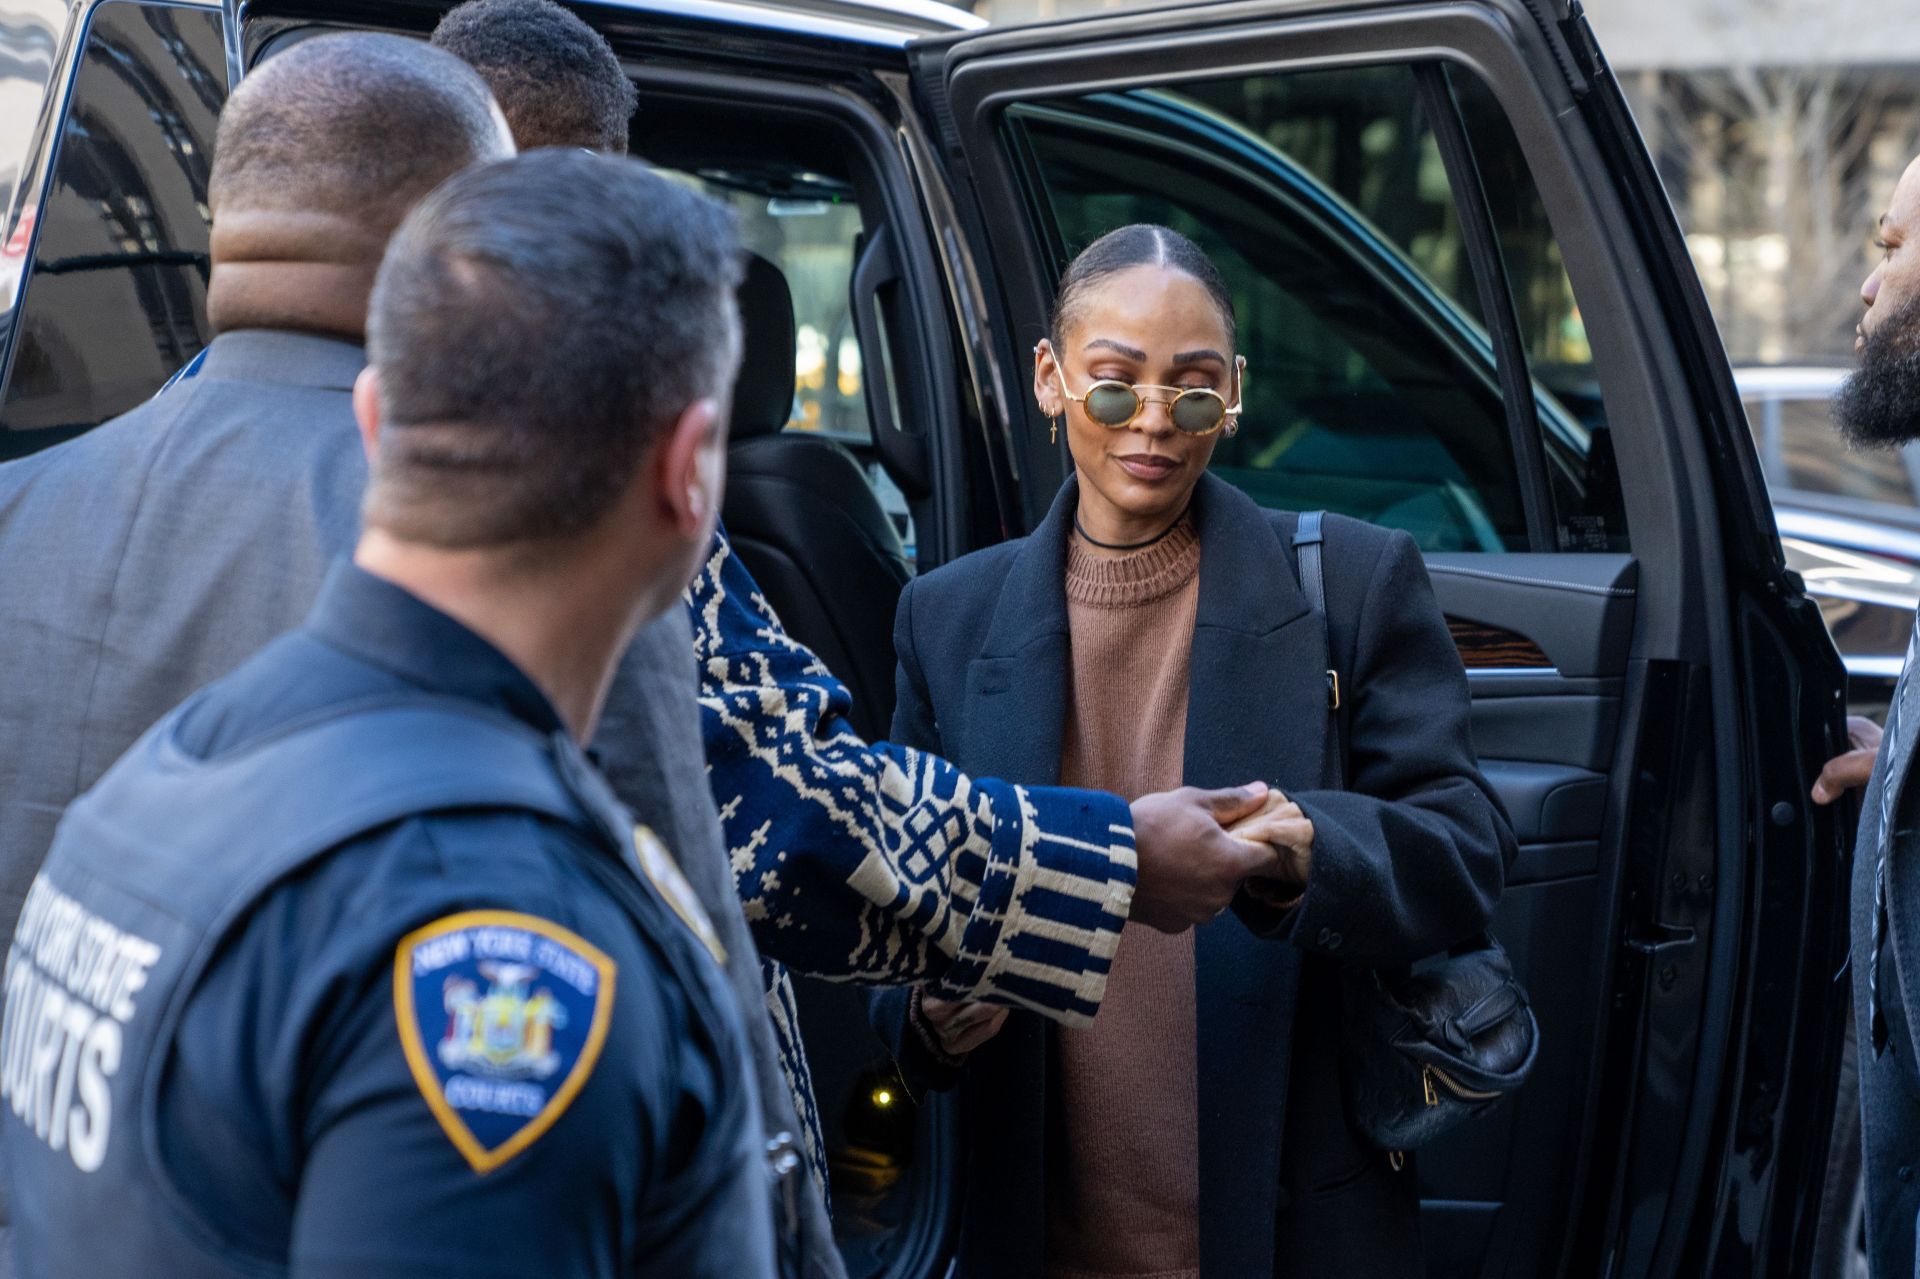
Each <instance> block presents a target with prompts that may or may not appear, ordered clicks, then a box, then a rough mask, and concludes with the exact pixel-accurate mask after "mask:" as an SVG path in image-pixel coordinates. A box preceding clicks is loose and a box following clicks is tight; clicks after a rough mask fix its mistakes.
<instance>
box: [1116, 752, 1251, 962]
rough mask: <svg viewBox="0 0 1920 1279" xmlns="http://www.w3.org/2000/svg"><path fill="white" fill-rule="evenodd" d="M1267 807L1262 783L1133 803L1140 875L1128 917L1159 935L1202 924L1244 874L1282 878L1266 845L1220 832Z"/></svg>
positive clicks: (1159, 796)
mask: <svg viewBox="0 0 1920 1279" xmlns="http://www.w3.org/2000/svg"><path fill="white" fill-rule="evenodd" d="M1266 802H1267V784H1266V783H1265V782H1253V783H1251V784H1250V785H1247V786H1242V787H1239V788H1237V789H1233V790H1198V789H1195V788H1194V787H1192V786H1183V787H1181V788H1180V789H1179V790H1174V791H1162V792H1161V793H1159V794H1157V795H1145V796H1142V797H1141V798H1139V799H1136V800H1135V801H1133V842H1134V849H1135V852H1136V854H1137V855H1138V858H1139V868H1140V869H1139V878H1138V880H1137V882H1136V883H1135V886H1134V890H1133V918H1134V919H1137V920H1139V921H1140V922H1141V923H1143V924H1146V925H1148V926H1149V927H1152V928H1157V929H1159V930H1160V931H1161V932H1163V933H1177V932H1181V931H1184V930H1185V929H1188V928H1191V927H1193V926H1194V925H1195V924H1204V923H1206V922H1207V921H1208V920H1209V919H1212V918H1213V917H1214V916H1215V915H1218V914H1219V913H1220V912H1221V911H1223V910H1225V909H1226V908H1227V907H1228V905H1230V904H1231V903H1232V901H1233V896H1234V894H1235V893H1237V892H1239V891H1240V884H1241V882H1242V881H1243V880H1245V879H1246V878H1247V876H1249V875H1267V876H1275V875H1282V874H1283V873H1284V871H1283V869H1282V862H1281V855H1280V852H1279V851H1278V850H1277V849H1275V848H1274V847H1273V846H1272V845H1270V844H1267V843H1264V842H1254V841H1249V840H1245V839H1235V838H1234V837H1233V836H1232V835H1229V834H1227V832H1226V830H1225V828H1226V827H1227V826H1230V825H1232V824H1233V823H1234V822H1237V821H1239V820H1240V819H1241V818H1243V817H1251V816H1253V815H1254V814H1255V813H1257V812H1259V811H1260V809H1261V808H1262V807H1263V806H1264V805H1265V804H1266Z"/></svg>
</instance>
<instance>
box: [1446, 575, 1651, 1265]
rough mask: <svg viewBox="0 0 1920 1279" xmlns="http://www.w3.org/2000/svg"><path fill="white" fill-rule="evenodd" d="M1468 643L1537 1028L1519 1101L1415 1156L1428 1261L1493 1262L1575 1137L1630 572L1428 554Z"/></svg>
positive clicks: (1497, 923)
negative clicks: (1514, 845)
mask: <svg viewBox="0 0 1920 1279" xmlns="http://www.w3.org/2000/svg"><path fill="white" fill-rule="evenodd" d="M1427 568H1428V573H1429V575H1430V577H1431V578H1432V581H1433V588H1434V595H1435V598H1436V600H1437V601H1438V602H1439V604H1440V607H1441V609H1442V611H1443V612H1444V613H1445V614H1446V615H1447V619H1448V623H1449V625H1450V626H1451V627H1452V629H1453V632H1454V636H1455V640H1456V643H1458V644H1459V646H1460V655H1461V661H1462V664H1463V665H1464V666H1465V668H1466V671H1467V678H1468V687H1469V690H1470V692H1471V695H1472V698H1473V704H1472V727H1473V737H1474V747H1475V750H1476V752H1477V753H1478V755H1479V757H1480V765H1481V769H1482V771H1483V772H1484V773H1485V775H1486V778H1487V780H1488V781H1489V782H1490V783H1491V784H1492V785H1493V787H1494V789H1495V791H1496V792H1497V793H1498V794H1499V796H1500V799H1501V802H1502V803H1503V804H1504V805H1505V807H1506V809H1507V815H1508V817H1509V819H1510V820H1511V821H1512V824H1513V831H1514V836H1515V838H1516V839H1517V841H1518V843H1519V854H1518V856H1517V857H1516V858H1515V860H1514V864H1513V866H1512V868H1511V869H1510V870H1509V872H1508V876H1507V887H1506V891H1505V893H1504V894H1503V895H1502V898H1501V901H1500V905H1499V907H1498V909H1497V910H1496V912H1495V915H1494V920H1493V928H1492V931H1493V934H1494V936H1495V937H1497V938H1498V939H1499V940H1500V942H1501V944H1502V945H1504V946H1505V947H1506V949H1507V953H1508V954H1509V955H1510V956H1511V957H1512V960H1513V964H1514V969H1515V971H1516V973H1517V974H1518V975H1519V976H1520V979H1521V981H1522V983H1523V984H1524V985H1525V987H1526V989H1527V992H1528V995H1529V998H1530V1000H1531V1002H1532V1007H1533V1010H1534V1016H1535V1018H1536V1019H1537V1020H1538V1022H1539V1025H1540V1033H1541V1042H1540V1056H1539V1059H1538V1061H1537V1063H1536V1065H1535V1067H1534V1076H1533V1078H1532V1080H1530V1081H1529V1083H1528V1086H1527V1087H1526V1088H1525V1089H1523V1090H1522V1092H1521V1094H1520V1095H1519V1096H1517V1097H1516V1098H1514V1099H1513V1101H1512V1103H1511V1104H1508V1105H1504V1106H1502V1107H1500V1108H1498V1109H1496V1110H1495V1111H1493V1112H1492V1113H1491V1114H1489V1115H1487V1116H1485V1117H1484V1118H1482V1119H1481V1120H1479V1121H1477V1122H1475V1123H1472V1124H1468V1125H1465V1126H1464V1127H1462V1128H1460V1129H1458V1130H1456V1131H1455V1132H1453V1133H1450V1134H1448V1135H1447V1136H1446V1137H1444V1138H1443V1139H1441V1140H1440V1141H1439V1142H1437V1143H1435V1145H1434V1146H1433V1147H1431V1148H1430V1149H1428V1150H1425V1151H1423V1152H1421V1156H1420V1159H1419V1163H1418V1167H1419V1172H1420V1185H1421V1201H1422V1225H1423V1228H1424V1229H1425V1231H1426V1233H1427V1238H1428V1241H1429V1249H1430V1251H1429V1274H1430V1275H1431V1276H1433V1277H1434V1279H1440V1277H1441V1276H1459V1277H1461V1279H1466V1277H1468V1276H1474V1275H1480V1274H1483V1273H1498V1272H1499V1270H1500V1267H1499V1265H1498V1262H1497V1259H1495V1258H1492V1257H1490V1256H1489V1252H1490V1249H1492V1248H1493V1247H1494V1245H1495V1242H1496V1239H1497V1238H1499V1237H1500V1236H1497V1235H1496V1226H1497V1225H1499V1224H1500V1219H1501V1218H1502V1217H1506V1218H1508V1219H1513V1218H1520V1219H1525V1218H1527V1217H1531V1216H1534V1215H1537V1214H1541V1213H1545V1212H1549V1211H1551V1204H1552V1201H1551V1195H1552V1193H1553V1190H1552V1186H1553V1185H1554V1183H1555V1181H1556V1179H1557V1177H1558V1176H1560V1175H1563V1174H1560V1173H1558V1172H1557V1170H1556V1163H1557V1162H1558V1158H1559V1154H1560V1152H1561V1151H1563V1150H1564V1149H1565V1148H1566V1147H1567V1146H1568V1145H1569V1144H1571V1143H1574V1142H1576V1141H1577V1140H1578V1137H1577V1131H1576V1130H1575V1129H1574V1128H1573V1127H1572V1125H1573V1124H1575V1123H1576V1122H1577V1121H1576V1117H1575V1114H1574V1108H1573V1107H1571V1106H1570V1105H1568V1102H1569V1101H1570V1099H1572V1098H1574V1097H1577V1096H1579V1095H1581V1094H1582V1093H1583V1092H1584V1091H1585V1088H1586V1083H1587V1081H1586V1071H1587V1063H1588V1060H1589V1058H1590V1056H1591V1054H1592V1050H1593V1040H1594V1035H1595V1029H1596V1027H1595V1023H1594V1019H1593V1017H1592V1016H1591V1014H1590V1013H1589V1012H1588V1008H1589V1007H1590V1002H1589V1001H1590V1000H1591V997H1592V989H1591V976H1592V974H1591V964H1590V962H1589V960H1588V956H1589V955H1590V954H1591V950H1590V945H1589V943H1590V941H1591V940H1592V933H1591V921H1592V920H1593V918H1594V914H1595V910H1596V906H1597V903H1598V902H1599V900H1600V895H1599V886H1598V871H1599V869H1600V864H1601V850H1602V847H1603V839H1604V837H1605V834H1606V832H1605V829H1604V828H1605V823H1606V816H1607V800H1608V796H1609V793H1610V791H1611V788H1612V784H1613V781H1612V777H1611V775H1610V771H1609V770H1611V769H1612V767H1613V764H1614V756H1615V754H1616V744H1617V738H1618V733H1619V724H1620V707H1621V697H1622V691H1623V689H1624V686H1625V679H1624V675H1625V671H1626V668H1627V662H1628V658H1629V652H1630V644H1631V639H1632V634H1633V613H1634V603H1635V591H1634V586H1633V583H1634V581H1635V580H1636V577H1637V568H1636V565H1635V563H1634V561H1633V560H1632V559H1631V558H1630V557H1628V556H1623V555H1560V554H1542V555H1533V554H1521V555H1498V556H1494V555H1471V554H1449V553H1432V554H1429V555H1428V556H1427Z"/></svg>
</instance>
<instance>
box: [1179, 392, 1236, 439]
mask: <svg viewBox="0 0 1920 1279" xmlns="http://www.w3.org/2000/svg"><path fill="white" fill-rule="evenodd" d="M1226 416H1227V405H1226V401H1224V400H1222V399H1221V398H1220V397H1219V396H1217V395H1211V394H1209V393H1207V392H1206V391H1188V392H1186V393H1184V394H1183V395H1181V396H1180V398H1179V399H1177V400H1175V401H1174V402H1173V424H1174V425H1175V426H1177V427H1179V428H1180V429H1181V430H1183V431H1185V432H1187V433H1188V434H1190V435H1204V434H1206V433H1207V432H1208V431H1211V430H1212V429H1213V428H1214V427H1216V426H1219V425H1220V423H1221V421H1222V419H1224V418H1225V417H1226Z"/></svg>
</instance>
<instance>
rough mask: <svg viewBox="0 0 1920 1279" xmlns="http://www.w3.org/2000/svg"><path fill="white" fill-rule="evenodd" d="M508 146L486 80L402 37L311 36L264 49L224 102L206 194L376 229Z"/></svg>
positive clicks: (253, 208) (219, 201)
mask: <svg viewBox="0 0 1920 1279" xmlns="http://www.w3.org/2000/svg"><path fill="white" fill-rule="evenodd" d="M509 152H510V148H509V147H508V145H507V141H506V139H505V137H504V136H502V134H501V130H500V121H499V117H498V116H496V115H495V114H494V110H493V99H492V96H491V95H490V94H489V93H488V91H487V86H486V83H485V82H484V81H483V80H482V79H481V78H480V76H479V75H478V74H477V73H476V72H475V71H474V70H473V68H471V67H469V66H468V65H467V64H466V63H464V62H462V61H461V60H460V59H458V58H456V57H454V56H453V55H451V54H448V53H443V52H442V51H440V50H438V49H434V48H429V47H428V46H427V45H424V44H422V43H420V42H419V41H418V40H409V39H406V38H405V37H402V36H393V35H379V34H375V33H371V32H341V33H337V34H331V35H324V36H316V37H314V38H313V39H310V40H304V41H302V42H301V43H299V44H297V45H295V46H293V47H292V48H291V49H288V50H287V51H286V52H285V53H282V54H279V55H278V56H276V57H273V58H269V59H268V60H267V61H266V62H264V63H262V64H261V65H260V66H259V67H258V68H257V69H256V70H254V71H253V72H252V73H251V74H249V75H248V76H247V78H246V79H245V80H243V81H241V82H240V86H239V87H238V88H237V89H235V90H234V91H233V96H232V97H230V98H228V99H227V105H226V109H225V110H224V111H222V112H221V114H220V127H219V130H218V132H217V133H216V134H215V139H214V148H213V172H212V176H211V178H210V179H209V188H208V203H209V205H210V206H211V208H212V210H213V215H214V219H215V220H216V221H218V220H219V218H220V215H221V214H223V213H230V212H236V211H240V212H287V213H313V212H320V213H335V214H339V215H341V216H343V217H346V218H349V219H351V220H353V221H355V222H357V223H360V224H361V225H363V226H367V227H369V228H371V229H373V230H375V231H377V232H378V233H379V234H380V235H381V237H382V238H384V237H385V235H386V233H387V232H390V231H391V230H392V229H393V228H394V227H395V226H397V225H398V224H399V222H400V219H401V218H403V217H405V216H406V213H407V210H409V209H411V208H412V207H413V206H414V204H416V203H417V202H418V201H419V200H420V198H421V197H422V196H424V195H425V194H426V193H427V192H429V191H431V190H432V189H433V188H434V187H436V186H438V185H440V183H441V182H442V181H444V180H445V179H446V178H447V176H448V175H449V174H452V173H455V172H458V171H459V170H461V169H464V168H466V167H467V166H468V165H470V164H474V163H476V162H478V161H481V160H493V159H498V158H500V157H501V156H504V155H507V154H509Z"/></svg>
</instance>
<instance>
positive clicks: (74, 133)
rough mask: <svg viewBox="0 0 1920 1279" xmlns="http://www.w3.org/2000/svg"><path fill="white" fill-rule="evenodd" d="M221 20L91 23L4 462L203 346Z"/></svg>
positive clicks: (155, 380) (10, 387) (22, 332)
mask: <svg viewBox="0 0 1920 1279" xmlns="http://www.w3.org/2000/svg"><path fill="white" fill-rule="evenodd" d="M225 84H226V78H225V53H224V51H223V46H222V43H221V35H220V17H219V14H218V13H216V12H210V11H208V10H206V9H198V8H184V7H170V6H159V5H135V4H106V5H103V6H102V7H101V8H100V9H99V10H98V12H97V13H96V14H95V15H94V18H93V21H92V24H91V26H90V28H89V30H88V33H87V45H86V53H85V56H84V59H83V61H82V63H81V67H80V72H79V77H78V80H77V82H76V85H75V88H74V92H73V97H72V100H71V101H72V105H71V108H70V111H69V114H68V117H67V120H66V125H65V129H64V131H63V132H62V134H61V139H60V149H59V153H58V158H57V160H56V166H55V174H54V183H53V188H52V191H51V192H50V193H49V195H48V197H47V201H46V204H45V206H44V207H43V208H42V209H41V211H40V215H39V242H38V245H37V247H36V248H35V250H34V260H33V266H32V270H31V274H30V275H29V277H28V280H27V288H26V295H25V299H24V301H23V303H22V306H21V311H20V324H19V327H18V329H17V331H16V334H15V338H14V343H13V347H14V349H13V352H12V369H11V372H10V375H9V377H8V382H7V387H6V397H5V400H4V402H0V457H9V456H18V455H19V454H22V453H26V452H30V451H32V450H33V449H34V448H37V447H41V446H43V445H45V444H51V443H54V442H55V441H57V440H59V439H62V438H65V437H66V436H68V435H71V434H75V433H76V432H78V431H80V430H84V429H85V428H87V427H89V426H94V425H97V424H98V423H100V422H102V421H104V420H105V419H107V418H109V417H112V416H114V415H115V414H117V413H123V412H125V411H126V410H128V409H130V408H132V407H133V406H135V405H136V404H139V403H140V402H141V401H142V400H144V399H145V398H147V397H148V396H150V395H152V394H153V393H154V391H156V390H158V389H159V387H160V386H161V384H162V383H164V382H165V381H166V379H167V378H168V377H169V376H171V375H172V373H173V372H174V371H175V370H176V369H178V368H179V367H180V366H181V365H182V364H184V363H185V362H186V361H187V360H189V359H191V358H192V357H193V356H194V355H195V354H196V353H197V352H199V350H200V349H201V348H202V347H203V346H205V345H206V343H207V341H208V340H209V337H210V334H209V333H208V330H207V323H206V283H207V272H208V265H207V240H208V215H207V170H208V164H209V161H210V159H211V155H212V147H213V133H214V124H215V121H216V119H217V117H218V114H219V110H220V104H221V102H222V100H223V98H224V95H225Z"/></svg>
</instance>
